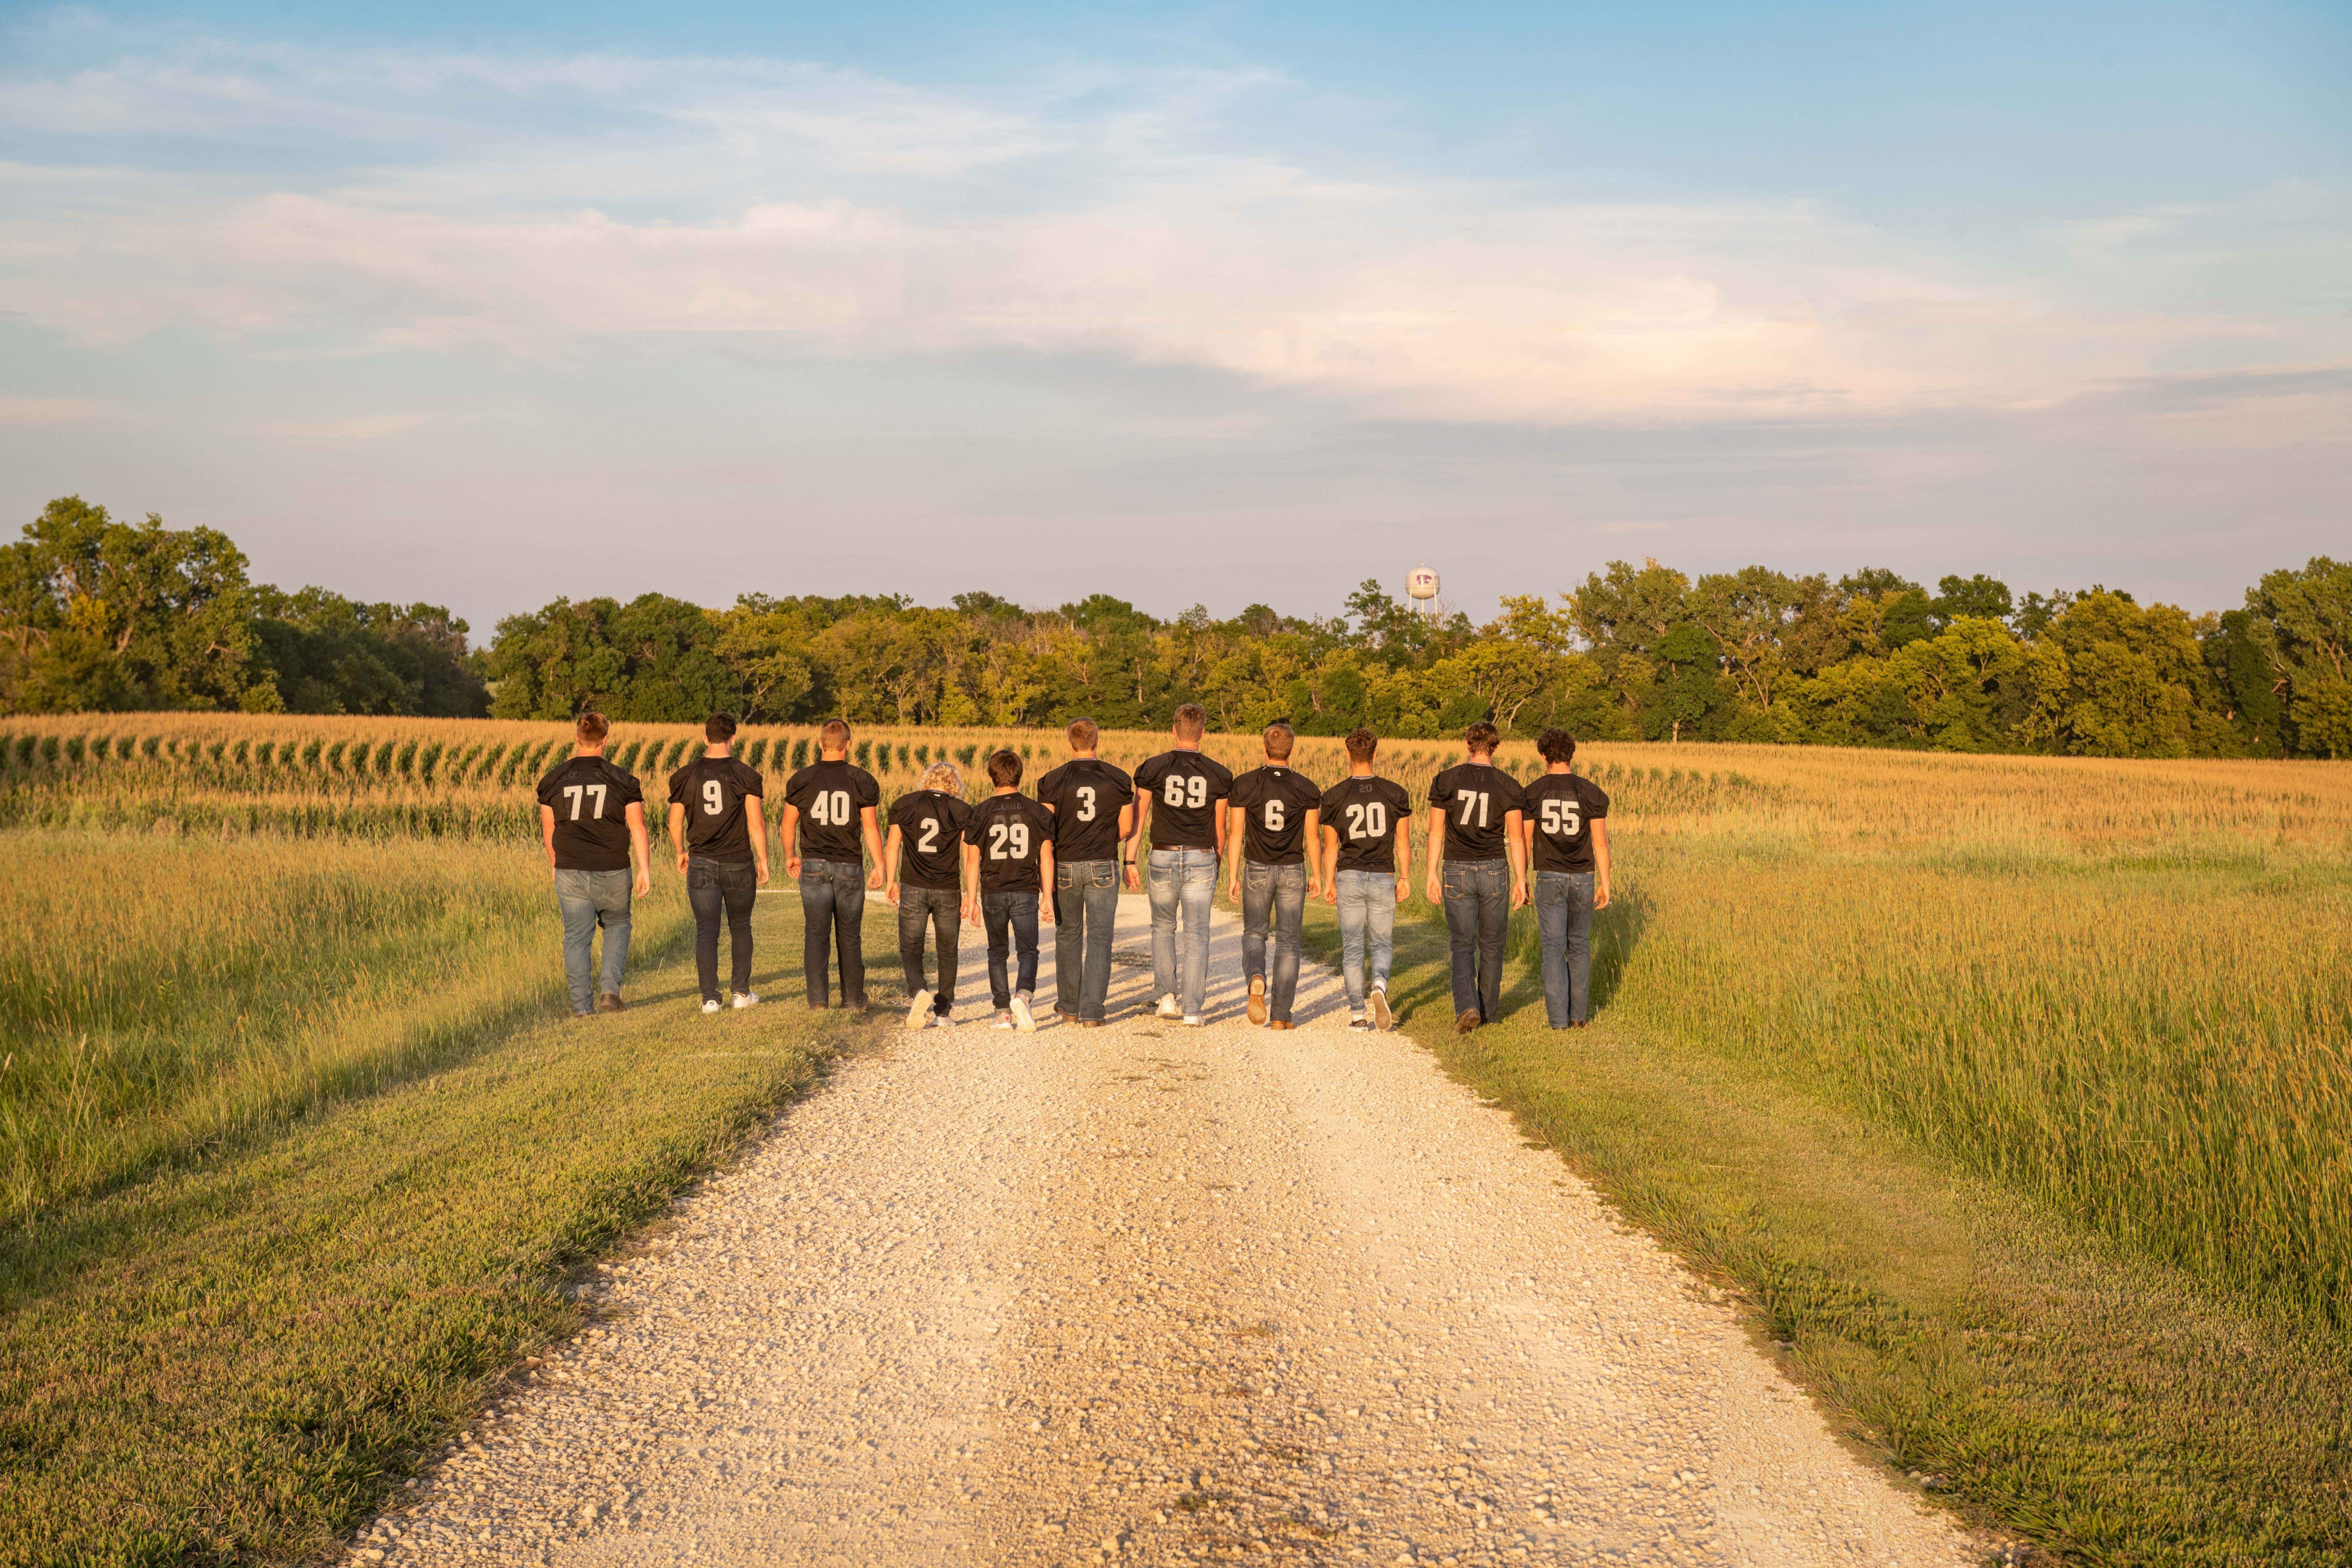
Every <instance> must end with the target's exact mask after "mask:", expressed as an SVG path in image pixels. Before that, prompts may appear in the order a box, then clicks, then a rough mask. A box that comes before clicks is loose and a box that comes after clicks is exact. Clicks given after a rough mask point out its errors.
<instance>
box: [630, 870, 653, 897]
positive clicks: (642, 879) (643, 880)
mask: <svg viewBox="0 0 2352 1568" xmlns="http://www.w3.org/2000/svg"><path fill="white" fill-rule="evenodd" d="M634 885H635V888H636V889H637V897H639V898H641V899H642V898H644V897H645V896H646V894H647V893H650V892H652V891H653V890H654V877H653V873H652V872H651V871H648V870H643V869H641V870H639V871H638V872H637V879H636V882H635V884H634Z"/></svg>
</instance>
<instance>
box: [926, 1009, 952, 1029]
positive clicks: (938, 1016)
mask: <svg viewBox="0 0 2352 1568" xmlns="http://www.w3.org/2000/svg"><path fill="white" fill-rule="evenodd" d="M955 1026H956V1021H955V1015H954V1014H953V1013H934V1014H932V1015H931V1027H932V1028H934V1029H952V1028H954V1027H955Z"/></svg>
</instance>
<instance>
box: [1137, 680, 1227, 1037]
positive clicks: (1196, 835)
mask: <svg viewBox="0 0 2352 1568" xmlns="http://www.w3.org/2000/svg"><path fill="white" fill-rule="evenodd" d="M1208 728H1209V715H1208V714H1207V713H1206V712H1204V711H1203V710H1202V708H1201V705H1200V704H1199V703H1197V702H1187V703H1186V704H1184V706H1182V707H1181V708H1179V709H1178V710H1176V726H1175V742H1176V746H1175V749H1174V750H1173V751H1168V752H1160V754H1159V755H1158V756H1156V757H1154V758H1152V759H1151V760H1150V762H1148V763H1144V764H1143V765H1142V766H1141V767H1139V768H1138V769H1136V770H1135V801H1136V819H1135V831H1136V837H1137V838H1138V839H1141V838H1142V837H1143V831H1144V823H1145V821H1146V820H1147V819H1148V820H1149V821H1150V825H1151V860H1150V868H1151V876H1150V894H1151V978H1152V982H1153V985H1154V988H1155V989H1156V990H1157V991H1158V992H1159V994H1160V1009H1159V1011H1160V1016H1161V1017H1163V1018H1181V1019H1182V1020H1183V1021H1184V1022H1185V1023H1187V1024H1198V1023H1200V1022H1202V1016H1203V1010H1204V1009H1205V1008H1206V1007H1207V1005H1208V999H1209V906H1210V905H1211V904H1212V903H1213V902H1214V901H1215V900H1216V897H1217V846H1218V845H1220V844H1222V843H1223V842H1224V841H1225V797H1226V796H1227V795H1229V794H1231V793H1232V791H1233V787H1234V775H1233V774H1232V773H1231V772H1229V771H1228V770H1227V769H1226V767H1225V765H1224V764H1223V763H1220V762H1218V761H1217V760H1216V759H1215V758H1213V757H1205V756H1202V754H1201V737H1202V734H1203V733H1205V732H1206V731H1207V730H1208ZM1134 866H1135V861H1134V860H1133V859H1132V858H1129V861H1128V868H1129V873H1128V886H1129V887H1130V888H1131V887H1134V886H1135V885H1136V884H1135V877H1134ZM1180 912H1181V914H1182V916H1183V919H1184V963H1183V965H1182V969H1181V975H1180V973H1179V969H1178V965H1177V962H1176V918H1177V915H1178V914H1179V913H1180ZM1180 985H1181V995H1180V993H1179V987H1180Z"/></svg>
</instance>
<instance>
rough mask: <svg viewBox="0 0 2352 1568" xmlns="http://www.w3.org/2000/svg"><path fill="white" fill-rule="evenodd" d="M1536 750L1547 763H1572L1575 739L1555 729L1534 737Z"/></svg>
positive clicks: (1574, 755) (1566, 732)
mask: <svg viewBox="0 0 2352 1568" xmlns="http://www.w3.org/2000/svg"><path fill="white" fill-rule="evenodd" d="M1536 750H1537V751H1538V752H1540V753H1542V755H1543V760H1544V761H1545V762H1548V763H1566V762H1573V761H1574V760H1575V759H1576V737H1575V736H1573V735H1571V734H1570V733H1569V732H1568V731H1565V730H1562V729H1559V728H1557V727H1555V728H1552V729H1549V730H1546V731H1544V732H1543V733H1542V734H1540V735H1538V736H1537V737H1536Z"/></svg>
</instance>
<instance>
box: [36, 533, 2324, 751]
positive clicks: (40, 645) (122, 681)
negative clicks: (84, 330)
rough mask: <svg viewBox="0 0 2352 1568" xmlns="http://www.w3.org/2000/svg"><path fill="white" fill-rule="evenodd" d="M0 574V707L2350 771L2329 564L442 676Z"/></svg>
mask: <svg viewBox="0 0 2352 1568" xmlns="http://www.w3.org/2000/svg"><path fill="white" fill-rule="evenodd" d="M25 534H26V537H25V539H24V541H23V542H20V543H18V544H16V545H13V546H10V547H8V548H9V551H10V552H11V553H10V556H9V559H8V561H7V563H6V565H5V569H0V710H22V711H46V710H79V709H106V708H243V709H246V710H257V711H270V710H281V709H282V710H291V711H301V712H351V713H429V714H450V715H463V714H474V713H484V712H487V713H489V714H492V715H495V716H497V717H500V718H516V719H562V718H568V717H569V716H570V715H571V714H572V713H573V712H576V711H577V710H579V709H581V708H583V707H586V706H594V707H596V708H599V709H602V710H604V711H605V712H606V713H608V714H610V715H612V716H613V717H614V718H616V719H621V720H631V721H641V722H674V721H694V720H698V719H699V718H701V717H702V716H703V715H705V714H707V713H709V711H711V710H714V709H719V708H727V709H730V710H734V711H736V712H738V713H740V714H742V715H744V716H745V717H746V718H748V719H749V720H751V721H754V722H769V723H786V722H805V721H811V720H814V719H817V718H821V717H824V716H825V715H828V714H833V713H841V714H844V715H845V716H847V717H848V718H850V719H852V720H854V721H866V722H874V723H891V724H926V723H937V724H954V725H970V724H992V725H1024V724H1033V725H1052V724H1058V723H1061V722H1064V721H1066V720H1068V719H1069V718H1071V717H1074V716H1076V715H1078V714H1087V715H1090V716H1091V717H1093V718H1094V719H1096V720H1097V721H1099V722H1101V723H1104V724H1106V725H1110V726H1115V727H1133V728H1157V727H1159V726H1161V725H1164V724H1165V723H1167V722H1168V721H1169V719H1170V717H1171V715H1172V714H1173V712H1174V710H1175V708H1176V706H1177V705H1178V704H1179V703H1181V702H1186V701H1197V702H1200V703H1202V705H1203V706H1205V707H1206V708H1207V709H1208V710H1209V713H1210V717H1211V721H1212V722H1213V723H1214V724H1216V725H1217V726H1218V727H1219V728H1221V729H1226V730H1248V729H1254V728H1256V727H1257V726H1259V725H1262V724H1264V723H1265V722H1267V721H1271V720H1273V719H1276V718H1287V719H1289V720H1290V721H1292V722H1293V723H1295V724H1297V725H1298V726H1299V728H1300V729H1301V730H1303V731H1307V732H1308V733H1314V734H1340V733H1344V732H1346V731H1349V730H1350V729H1352V728H1354V727H1355V726H1356V725H1358V724H1369V725H1370V726H1371V727H1372V728H1374V729H1375V730H1378V731H1381V732H1382V733H1384V734H1389V735H1395V736H1402V737H1422V736H1433V735H1439V734H1444V733H1446V732H1449V731H1454V730H1456V729H1458V728H1459V727H1460V726H1462V725H1463V724H1465V723H1467V722H1469V721H1471V720H1473V719H1480V718H1490V719H1492V720H1494V721H1495V722H1496V723H1497V724H1498V725H1500V726H1501V727H1502V728H1503V729H1504V730H1505V731H1507V732H1511V733H1529V732H1532V731H1536V730H1538V729H1540V728H1541V727H1543V726H1545V725H1548V724H1562V725H1565V726H1567V727H1569V728H1570V729H1571V730H1573V731H1576V732H1577V733H1579V734H1580V735H1582V736H1585V737H1587V738H1589V739H1594V740H1633V739H1646V740H1681V741H1748V742H1783V743H1815V744H1838V745H1870V746H1902V747H1916V748H1923V749H1937V750H1946V751H1968V752H1999V751H2010V752H2072V753H2080V754H2085V755H2097V756H2152V757H2155V756H2306V757H2352V564H2339V563H2336V562H2335V561H2332V560H2330V559H2328V558H2326V557H2325V556H2321V557H2315V558H2314V559H2313V560H2311V561H2310V562H2308V563H2306V564H2305V565H2304V566H2303V567H2301V568H2285V569H2281V570H2278V571H2274V572H2271V573H2268V574H2265V575H2264V576H2263V578H2262V580H2261V582H2260V583H2259V584H2256V585H2255V586H2254V587H2252V588H2251V589H2249V590H2248V591H2247V594H2246V598H2245V604H2244V606H2243V607H2242V608H2240V609H2232V610H2228V611H2223V612H2221V613H2218V614H2215V613H2208V614H2204V615H2191V614H2189V612H2187V611H2185V610H2183V609H2180V608H2179V607H2178V606H2176V605H2161V604H2159V605H2140V604H2138V603H2137V601H2136V600H2135V599H2134V598H2133V596H2132V595H2129V594H2127V593H2124V592H2121V591H2119V590H2111V589H2108V588H2105V587H2097V586H2095V587H2091V588H2087V589H2084V590H2081V591H2079V592H2066V591H2062V592H2058V593H2053V594H2050V595H2042V594H2040V593H2029V594H2027V595H2025V596H2024V597H2023V598H2022V599H2019V598H2016V597H2015V596H2014V595H2012V594H2011V590H2010V588H2009V587H2008V585H2007V584H2002V583H2000V582H1998V581H1995V580H1994V579H1992V578H1990V577H1988V576H1985V575H1983V574H1978V575H1975V576H1972V577H1967V578H1962V577H1958V576H1948V577H1945V578H1943V579H1942V580H1941V581H1940V582H1939V583H1937V585H1936V587H1935V590H1934V591H1933V592H1930V591H1929V590H1928V589H1927V588H1926V587H1925V586H1923V585H1921V584H1916V583H1913V582H1910V581H1908V580H1906V579H1905V578H1904V577H1902V576H1900V575H1899V574H1895V573H1894V572H1891V571H1886V570H1884V569H1877V568H1874V569H1868V570H1864V571H1858V572H1853V573H1850V574H1847V575H1845V576H1843V577H1841V578H1838V579H1836V580H1835V581H1832V580H1831V579H1830V578H1829V577H1828V576H1827V575H1825V574H1813V575H1805V576H1792V575H1790V574H1786V573H1782V572H1776V571H1773V570H1771V569H1770V568H1769V567H1764V566H1750V567H1746V568H1743V569H1742V570H1740V571H1738V572H1727V573H1716V574H1706V575H1703V576H1700V577H1698V578H1696V580H1694V579H1693V578H1691V577H1690V576H1688V575H1686V574H1684V573H1681V572H1677V571H1675V570H1674V569H1672V568H1671V567H1667V566H1663V565H1660V564H1659V563H1657V562H1655V561H1648V562H1644V563H1643V564H1641V565H1639V566H1635V565H1633V564H1630V563H1625V562H1612V563H1610V565H1609V566H1608V568H1607V569H1606V570H1605V571H1602V572H1598V573H1594V574H1591V575H1589V576H1588V577H1587V578H1586V579H1585V581H1584V583H1583V584H1581V585H1580V586H1578V587H1575V588H1572V589H1570V590H1569V591H1567V592H1564V593H1561V594H1559V595H1556V596H1555V597H1549V598H1548V597H1545V596H1543V595H1506V596H1505V597H1504V599H1503V601H1502V608H1501V614H1500V615H1498V616H1496V618H1495V619H1494V620H1493V621H1491V622H1489V623H1487V624H1486V625H1484V626H1478V625H1474V624H1473V623H1472V622H1471V621H1470V619H1469V618H1468V617H1467V616H1463V615H1459V614H1455V615H1451V616H1438V617H1431V616H1423V615H1420V614H1417V613H1415V612H1414V611H1413V610H1412V608H1410V607H1408V606H1407V605H1404V604H1402V603H1401V602H1400V601H1399V600H1398V599H1396V598H1395V597H1394V596H1393V595H1391V593H1390V592H1389V591H1388V590H1386V589H1384V588H1383V587H1382V586H1381V584H1379V583H1377V582H1367V583H1365V584H1362V585H1361V586H1360V587H1359V588H1358V589H1357V591H1356V592H1355V593H1354V594H1353V595H1350V596H1349V599H1348V601H1347V605H1346V608H1345V613H1344V614H1342V615H1339V616H1333V617H1330V618H1328V619H1318V618H1314V617H1308V618H1305V619H1301V618H1298V617H1296V616H1284V615H1280V614H1277V613H1276V611H1274V610H1273V609H1271V608H1269V607H1267V606H1266V605H1251V606H1250V607H1249V608H1248V609H1246V610H1244V611H1243V612H1242V613H1241V614H1240V615H1238V616H1234V617H1233V618H1231V619H1229V620H1218V619H1215V618H1213V616H1210V614H1209V613H1208V612H1207V611H1206V610H1205V609H1203V608H1201V607H1199V606H1197V605H1196V606H1194V607H1193V608H1192V609H1191V610H1188V611H1186V612H1185V613H1184V614H1183V615H1181V616H1177V617H1176V618H1175V619H1174V620H1172V621H1171V620H1161V619H1159V618H1157V617H1155V616H1150V615H1147V614H1145V613H1143V612H1142V611H1139V610H1138V609H1137V608H1135V606H1134V605H1131V604H1129V603H1128V602H1126V601H1125V600H1121V599H1116V598H1113V597H1111V596H1110V595H1106V594H1097V595H1092V596H1091V597H1088V598H1087V599H1084V600H1081V601H1078V602H1076V603H1075V604H1066V605H1062V606H1060V607H1059V608H1057V609H1053V610H1031V609H1024V608H1023V607H1022V606H1020V605H1017V604H1014V603H1013V602H1012V601H1010V600H1008V599H1004V598H1002V597H999V596H998V595H994V594H988V593H971V594H960V595H956V596H955V599H954V601H953V603H952V604H951V605H949V606H946V607H931V606H925V605H916V604H915V603H913V602H912V601H911V600H910V599H909V598H908V597H907V596H906V595H848V596H845V597H838V598H828V597H824V596H821V595H796V596H789V597H773V596H770V595H743V596H742V597H740V598H739V599H738V600H737V601H736V603H735V604H734V605H732V606H730V607H729V608H726V609H718V610H714V609H709V608H705V607H704V606H702V605H695V604H691V603H689V602H688V601H686V600H683V599H675V598H671V597H669V596H668V595H661V594H643V595H638V596H636V597H635V598H634V599H631V600H629V601H627V602H626V603H624V602H622V601H621V600H619V599H614V598H592V599H583V600H578V601H574V600H570V599H558V600H556V601H555V602H553V603H552V604H550V605H546V606H545V607H543V608H541V609H539V610H536V611H532V612H530V613H528V614H523V615H516V616H508V617H507V618H506V619H504V620H502V621H500V622H499V626H498V630H497V633H496V636H495V637H493V638H492V640H491V643H490V646H489V647H488V648H482V649H470V650H469V649H468V648H467V642H466V636H467V627H466V624H465V623H464V622H463V621H461V620H457V618H455V617H454V616H450V615H449V613H448V612H447V611H446V610H444V609H441V608H439V607H438V606H435V605H364V604H359V603H355V602H353V601H351V600H347V599H344V598H342V597H341V596H340V595H334V594H330V593H328V592H326V591H325V590H323V589H319V588H306V589H304V590H302V591H301V592H300V593H299V594H294V595H288V594H283V593H281V592H279V591H278V590H277V589H274V588H269V587H267V586H253V585H249V584H247V581H246V577H245V558H244V556H243V555H242V554H240V553H239V552H237V550H236V546H235V545H234V544H233V543H231V542H229V540H228V539H227V538H226V536H225V535H222V534H220V533H218V532H216V531H212V530H206V529H193V530H187V531H173V530H169V529H166V528H164V527H163V524H162V522H161V521H160V520H158V519H156V518H154V517H152V516H151V517H150V518H149V519H148V520H147V521H146V522H145V523H144V524H140V525H126V524H121V523H117V522H114V521H111V520H110V519H109V518H108V517H107V515H106V513H105V511H104V510H103V509H100V508H96V507H90V506H87V505H85V504H84V503H82V502H81V501H79V500H75V499H72V498H68V499H67V500H59V501H55V502H52V503H51V504H50V506H49V507H48V509H47V510H46V511H44V512H43V513H42V516H41V518H40V519H39V520H38V521H36V522H34V523H32V524H31V525H29V526H27V527H26V531H25Z"/></svg>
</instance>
